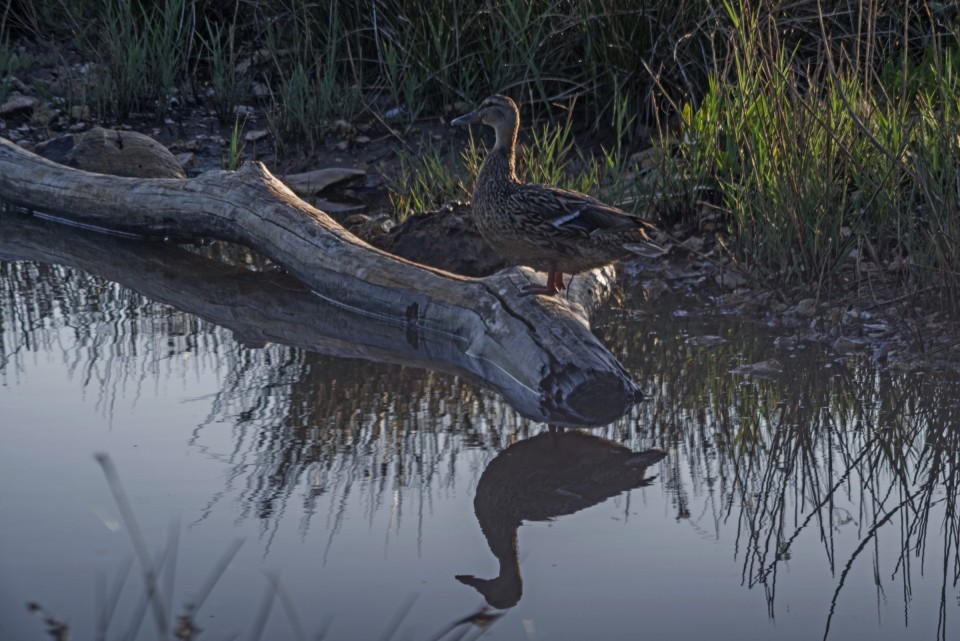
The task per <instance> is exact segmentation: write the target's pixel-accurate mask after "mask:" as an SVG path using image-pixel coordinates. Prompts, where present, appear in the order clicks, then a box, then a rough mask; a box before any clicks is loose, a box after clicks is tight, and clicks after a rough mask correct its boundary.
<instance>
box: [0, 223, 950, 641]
mask: <svg viewBox="0 0 960 641" xmlns="http://www.w3.org/2000/svg"><path fill="white" fill-rule="evenodd" d="M4 218H6V219H7V220H6V221H5V222H4V225H5V226H4V227H3V228H2V230H0V231H2V233H0V340H2V342H0V426H2V427H0V638H2V639H17V640H19V639H42V638H45V637H46V632H45V627H44V624H43V621H42V618H41V617H40V616H39V615H38V614H37V613H31V612H28V610H27V608H26V604H27V603H28V602H35V603H37V604H39V605H40V606H42V608H43V609H44V611H45V612H46V613H47V614H48V615H52V616H55V617H57V618H58V619H60V620H62V621H64V622H65V623H67V624H68V625H69V627H70V630H71V632H72V635H73V638H77V639H90V638H98V636H100V632H99V631H102V630H103V629H104V627H106V628H107V634H106V635H103V636H106V637H107V638H124V636H125V635H128V633H130V636H136V637H137V638H145V639H153V638H157V637H158V634H157V630H158V628H159V629H166V630H167V631H168V636H169V637H171V638H172V637H173V633H172V630H171V628H172V624H171V623H170V622H171V621H173V620H174V619H175V617H176V616H179V615H181V614H183V613H184V612H185V611H186V607H187V605H186V604H190V603H193V604H197V603H198V602H199V601H202V603H199V609H198V611H197V612H196V614H195V623H196V625H197V626H199V627H200V628H202V629H203V630H204V632H203V633H202V635H201V638H208V639H221V638H230V636H231V635H234V634H236V635H239V637H240V638H258V636H259V637H260V638H265V639H288V638H289V639H298V638H314V635H315V634H316V633H317V632H318V631H319V632H321V633H324V637H323V638H328V639H441V638H442V639H455V638H467V639H474V638H478V637H480V636H483V638H490V639H504V640H506V639H520V640H530V639H588V638H596V639H632V638H663V639H684V638H720V639H820V638H824V637H826V638H830V639H851V638H872V639H905V638H910V639H955V638H957V636H956V635H957V633H958V632H957V631H958V629H960V591H958V584H957V578H958V573H960V565H958V555H957V551H958V535H960V532H958V525H960V517H958V512H957V506H956V498H957V485H958V478H960V424H958V415H960V407H958V405H960V393H958V392H960V389H958V382H957V381H956V380H954V379H953V378H952V377H950V376H947V375H943V374H935V375H932V374H924V373H922V372H912V373H895V372H891V371H885V370H883V369H878V368H877V367H875V366H874V364H872V363H871V362H870V360H869V359H868V358H860V357H857V356H849V355H848V356H840V355H837V354H835V353H833V352H831V351H830V350H829V348H828V347H825V346H821V345H817V344H812V343H806V342H804V341H802V340H801V341H795V340H791V339H790V337H789V336H787V335H785V334H784V330H783V329H780V330H779V331H773V330H772V329H770V328H767V327H765V326H763V325H762V324H760V323H758V322H754V321H750V320H745V319H742V318H736V317H730V316H718V315H714V314H710V313H703V312H702V311H700V310H702V309H709V308H707V307H704V306H702V305H701V303H700V302H698V301H697V300H695V299H694V298H693V297H689V296H680V295H678V296H675V297H666V298H664V299H661V301H658V302H657V303H653V304H648V303H645V302H643V301H642V300H639V298H638V299H636V300H634V299H633V298H631V297H630V296H629V295H625V296H623V297H621V298H620V299H619V300H620V302H619V303H616V304H613V305H611V307H610V308H609V309H607V310H604V312H603V313H602V314H600V315H599V316H598V317H597V318H596V319H595V323H594V325H595V331H596V332H597V333H598V335H599V336H601V337H602V338H603V340H604V342H605V343H606V344H607V345H608V346H609V347H610V349H611V351H612V352H613V353H614V354H616V355H617V357H618V358H620V359H621V361H622V362H623V364H624V365H625V366H626V368H627V369H628V370H629V371H630V373H631V374H632V375H633V376H634V377H635V379H636V380H637V381H638V383H639V384H640V386H641V387H642V388H643V389H644V390H645V391H646V392H647V393H648V395H649V398H648V399H647V400H646V401H644V402H642V403H640V404H638V405H636V406H634V407H633V408H632V409H630V410H629V412H628V413H627V414H626V415H625V416H622V417H621V418H619V419H617V420H615V421H613V422H611V423H609V424H607V425H604V426H602V427H598V428H595V429H590V430H584V431H571V430H567V431H565V432H564V431H559V430H553V429H551V428H550V426H548V425H547V424H546V423H543V422H539V421H536V420H532V419H530V418H527V417H525V416H523V415H521V413H520V412H518V411H517V410H516V409H514V408H513V407H511V405H509V404H508V403H507V402H505V401H504V400H503V397H502V396H501V395H499V394H498V393H496V392H494V391H492V390H490V389H485V388H484V387H483V386H482V385H480V384H478V383H476V382H475V381H471V380H464V379H463V378H462V377H460V376H458V375H456V374H455V373H450V372H447V373H443V372H438V371H430V370H427V369H420V368H414V367H406V366H404V365H403V364H402V363H396V362H387V361H390V360H391V359H390V358H389V356H387V357H384V356H383V354H382V353H381V352H376V351H371V350H368V349H366V348H363V349H361V348H357V347H356V346H352V344H351V341H350V336H349V323H340V324H339V325H345V326H346V327H347V330H346V331H343V330H340V333H339V334H337V335H328V336H326V337H325V338H324V337H321V338H315V339H314V340H313V342H312V343H309V344H301V343H302V341H300V342H298V340H297V339H295V338H291V339H289V340H287V341H286V343H285V342H284V341H283V340H280V339H279V338H278V337H277V336H276V333H274V334H271V333H270V332H269V331H267V328H271V327H275V325H274V324H275V322H276V320H277V318H282V317H283V316H284V314H286V313H287V308H286V307H284V306H280V305H277V304H273V305H274V306H273V307H271V303H270V302H269V299H261V298H256V297H253V296H252V295H251V297H250V301H251V302H250V303H249V304H247V305H244V304H237V303H235V302H233V301H232V300H227V297H226V295H224V294H222V293H220V294H216V295H211V296H210V297H208V298H206V299H205V298H204V297H203V294H202V293H196V292H191V291H188V286H189V284H190V281H191V279H190V278H189V276H190V275H189V274H188V275H187V276H188V278H186V279H185V278H184V275H183V274H182V273H180V272H177V271H176V270H175V269H174V268H173V267H169V265H168V266H165V265H167V264H166V263H164V262H163V261H164V260H166V259H163V260H161V258H162V257H161V258H156V260H154V259H153V258H151V260H154V262H153V263H151V264H152V265H154V267H153V268H151V269H154V268H155V270H156V271H155V272H151V274H150V275H147V274H146V273H145V272H147V271H150V269H147V268H132V267H130V263H129V262H124V261H125V260H126V259H125V258H124V257H123V256H124V252H125V251H130V252H133V253H138V252H139V253H141V254H142V253H144V252H147V253H149V252H148V250H147V249H145V248H144V247H145V245H144V244H143V243H141V244H137V243H135V242H133V241H126V240H123V239H116V238H110V237H106V236H94V235H92V234H90V233H88V232H82V231H77V230H70V229H66V228H62V227H51V225H50V224H49V223H43V222H39V221H33V220H29V221H28V219H26V218H25V217H23V216H19V215H16V216H13V215H10V214H8V215H6V216H0V219H4ZM12 218H17V221H15V222H14V223H11V222H10V219H12ZM85 243H94V244H97V243H99V244H100V245H101V246H102V248H103V249H102V255H101V256H100V258H99V265H96V266H91V265H93V264H94V263H91V262H90V261H84V260H83V259H81V258H78V257H77V256H76V255H75V254H72V253H71V252H72V251H73V249H72V248H75V247H79V246H81V245H84V244H85ZM175 251H176V252H182V253H184V254H185V253H186V252H183V250H179V249H178V250H175ZM218 253H223V254H224V255H229V256H230V257H232V258H231V259H232V261H233V263H234V264H235V265H238V266H239V269H234V270H233V275H234V276H236V275H237V274H238V273H239V274H240V277H241V280H242V278H243V277H244V276H243V274H244V273H246V274H251V275H253V274H259V275H264V274H266V275H268V276H269V273H270V272H269V269H268V266H266V265H263V264H261V263H260V262H259V261H257V260H256V259H255V258H254V257H249V256H246V255H245V254H244V252H242V251H239V250H236V249H235V248H234V249H232V250H231V249H230V248H221V247H219V246H213V247H207V248H203V249H202V250H198V251H197V252H194V253H193V254H191V255H194V256H197V257H198V259H199V258H201V256H200V254H203V255H204V256H206V257H211V256H216V255H218ZM203 260H206V258H203ZM81 267H82V268H83V269H81ZM165 270H166V271H165ZM254 270H260V271H259V272H256V271H254ZM193 280H197V281H204V280H214V279H212V278H211V277H210V276H209V275H208V274H203V275H198V276H196V278H194V279H193ZM231 282H235V281H231ZM277 282H278V283H280V285H278V286H277V288H278V289H283V288H285V287H292V286H290V285H289V284H288V283H286V281H284V280H282V278H281V279H280V280H278V281H277ZM158 283H159V284H158ZM164 283H169V286H168V290H164ZM626 289H627V291H630V290H632V289H636V285H635V284H634V285H633V286H631V284H630V283H627V284H626ZM211 291H213V290H211ZM145 292H146V293H149V295H150V297H149V298H148V297H147V296H145V295H144V294H145ZM293 294H294V295H296V296H301V297H302V296H310V294H309V293H305V292H296V291H294V292H293ZM262 300H266V301H267V302H262ZM198 309H203V310H206V313H203V314H201V315H199V316H198V315H195V314H196V313H197V310H198ZM316 309H317V310H318V311H316V316H317V317H318V318H319V317H320V316H323V317H324V318H323V320H324V322H327V321H331V320H334V321H335V320H336V319H337V318H338V317H337V314H340V313H342V312H341V310H338V309H337V308H335V307H333V306H330V305H326V306H324V305H321V304H319V303H317V308H316ZM191 312H193V313H191ZM212 318H215V319H216V320H217V322H216V323H215V322H212V320H211V319H212ZM258 319H262V320H258ZM296 322H299V323H300V324H303V321H296ZM330 324H331V325H338V323H336V322H332V323H330ZM251 327H252V328H256V327H263V328H264V330H263V332H262V333H261V334H259V335H258V334H257V331H256V330H255V329H250V328H251ZM243 328H246V329H243ZM777 339H780V340H777ZM285 340H286V339H285ZM363 356H366V358H363ZM769 359H776V360H777V362H779V364H780V367H779V368H778V369H777V368H775V369H774V371H773V372H772V373H770V374H769V375H768V376H765V377H750V376H745V375H742V374H737V373H732V372H733V371H734V370H736V368H738V367H740V366H742V365H745V364H753V363H758V362H762V361H767V360H769ZM394 360H402V359H394ZM653 448H656V449H657V450H660V452H657V451H648V450H651V449H653ZM95 455H101V456H99V458H95ZM112 470H115V472H116V475H117V478H116V479H115V480H113V481H112V482H110V477H109V474H110V473H111V471H112ZM117 495H120V501H121V503H119V504H118V500H117V498H116V496H117ZM123 497H126V499H124V498H123ZM123 500H128V501H129V504H130V509H131V512H132V514H133V518H134V519H135V521H133V520H131V517H130V516H128V515H126V514H124V512H123V510H122V509H121V508H120V507H118V505H122V504H123V503H122V501H123ZM136 531H139V533H140V536H142V542H143V549H142V550H139V551H138V546H137V544H136V541H137V540H138V538H137V534H136ZM238 546H239V547H238ZM140 554H143V555H145V556H146V557H148V558H149V559H152V561H151V564H153V565H155V566H156V567H157V568H159V569H158V573H159V580H158V581H157V593H158V594H157V597H156V598H155V599H154V600H153V601H152V604H150V605H147V604H146V602H145V600H144V593H145V590H144V585H145V580H144V578H143V572H142V569H141V568H142V566H141V562H140V560H139V559H140ZM125 568H126V571H125ZM124 577H125V578H124ZM211 585H212V588H211V589H209V592H207V588H208V587H210V586H211ZM114 595H117V596H116V597H114ZM104 603H106V604H107V605H108V606H111V607H112V606H115V608H114V610H113V612H112V614H111V615H110V617H109V623H108V624H104V621H105V620H107V619H106V618H105V615H104V614H103V612H104V610H105V606H104V605H103V604H104ZM268 608H269V610H268ZM106 609H110V608H106ZM158 619H159V620H162V621H165V623H162V624H161V623H158ZM261 626H262V628H263V631H262V635H260V628H261ZM137 631H138V632H137Z"/></svg>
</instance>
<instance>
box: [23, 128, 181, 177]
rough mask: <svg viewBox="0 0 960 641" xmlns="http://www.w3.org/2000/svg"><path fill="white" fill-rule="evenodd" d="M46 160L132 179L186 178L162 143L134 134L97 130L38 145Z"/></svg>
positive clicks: (37, 148)
mask: <svg viewBox="0 0 960 641" xmlns="http://www.w3.org/2000/svg"><path fill="white" fill-rule="evenodd" d="M34 151H35V152H36V153H38V154H40V155H41V156H43V157H44V158H47V159H49V160H52V161H54V162H58V163H60V164H61V165H68V166H70V167H76V168H77V169H83V170H84V171H92V172H96V173H99V174H110V175H113V176H127V177H131V178H186V177H187V174H186V173H185V172H184V171H183V167H181V166H180V163H179V162H178V161H177V159H176V158H175V157H174V156H173V154H172V153H170V151H169V150H168V149H167V148H166V147H164V146H163V145H161V144H160V143H159V142H157V141H156V140H154V139H153V138H150V137H149V136H145V135H143V134H140V133H137V132H135V131H116V130H113V129H103V128H101V127H94V128H93V129H91V130H90V131H88V132H86V133H83V134H68V135H66V136H60V137H59V138H56V139H53V140H48V141H46V142H44V143H41V144H39V145H37V147H36V149H35V150H34Z"/></svg>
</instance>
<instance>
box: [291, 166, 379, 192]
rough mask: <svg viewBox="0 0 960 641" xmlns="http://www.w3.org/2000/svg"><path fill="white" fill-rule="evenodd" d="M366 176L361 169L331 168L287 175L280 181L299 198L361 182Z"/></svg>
mask: <svg viewBox="0 0 960 641" xmlns="http://www.w3.org/2000/svg"><path fill="white" fill-rule="evenodd" d="M366 176H367V172H365V171H363V170H362V169H349V168H343V167H331V168H328V169H317V170H314V171H308V172H306V173H302V174H287V175H286V176H283V177H281V180H282V181H283V183H284V184H285V185H286V186H287V187H289V188H290V189H291V190H293V192H294V193H296V194H298V195H300V196H312V195H313V194H317V193H319V192H321V191H323V190H324V189H327V188H328V187H331V186H333V185H339V184H341V183H345V182H351V181H354V180H363V179H364V178H366Z"/></svg>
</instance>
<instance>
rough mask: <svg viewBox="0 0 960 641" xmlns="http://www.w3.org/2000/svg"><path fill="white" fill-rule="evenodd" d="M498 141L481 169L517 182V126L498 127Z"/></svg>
mask: <svg viewBox="0 0 960 641" xmlns="http://www.w3.org/2000/svg"><path fill="white" fill-rule="evenodd" d="M496 132H497V141H496V142H495V143H494V145H493V149H491V150H490V154H489V155H488V156H487V159H486V160H484V161H483V167H481V169H480V171H481V172H482V173H484V174H486V175H488V176H491V177H495V178H497V179H500V180H509V181H512V182H517V181H518V179H517V126H516V125H513V126H503V127H499V128H497V129H496Z"/></svg>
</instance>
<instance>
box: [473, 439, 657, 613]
mask: <svg viewBox="0 0 960 641" xmlns="http://www.w3.org/2000/svg"><path fill="white" fill-rule="evenodd" d="M664 456H665V454H664V453H663V452H661V451H660V450H646V451H643V452H634V451H632V450H630V449H629V448H627V447H624V446H622V445H619V444H618V443H615V442H613V441H609V440H607V439H603V438H600V437H598V436H593V435H591V434H586V433H584V432H576V431H575V432H563V431H560V432H555V431H552V430H551V431H550V432H545V433H543V434H539V435H537V436H534V437H531V438H528V439H526V440H523V441H520V442H518V443H514V444H513V445H511V446H510V447H508V448H506V449H505V450H503V451H502V452H500V454H498V455H497V456H496V458H494V459H493V460H492V461H490V463H489V464H488V465H487V467H486V469H485V470H484V471H483V474H482V475H481V477H480V482H479V483H478V484H477V494H476V497H475V498H474V501H473V506H474V510H475V511H476V515H477V521H479V523H480V529H481V530H483V535H484V536H485V537H486V539H487V544H488V545H489V546H490V551H491V552H493V555H494V556H495V557H497V561H498V562H499V565H500V573H499V575H498V576H497V577H496V578H493V579H479V578H477V577H475V576H471V575H458V576H457V579H458V580H459V581H460V582H462V583H464V584H466V585H469V586H472V587H474V588H476V590H477V591H478V592H480V594H482V595H483V597H484V599H486V601H487V603H488V604H490V605H491V606H493V607H495V608H511V607H513V606H515V605H516V604H517V602H519V601H520V597H521V596H522V594H523V578H522V576H521V574H520V560H519V556H518V550H517V529H518V528H519V527H520V525H522V524H523V522H524V521H547V520H550V519H553V518H556V517H558V516H564V515H566V514H573V513H574V512H579V511H580V510H583V509H586V508H588V507H591V506H593V505H596V504H598V503H602V502H603V501H606V500H607V499H609V498H611V497H613V496H617V495H618V494H621V493H622V492H626V491H627V490H632V489H634V488H637V487H641V486H644V485H649V484H650V483H651V482H652V481H653V479H654V478H656V477H647V476H646V474H645V472H646V469H647V467H649V466H651V465H653V464H655V463H657V462H658V461H660V459H662V458H663V457H664Z"/></svg>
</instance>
